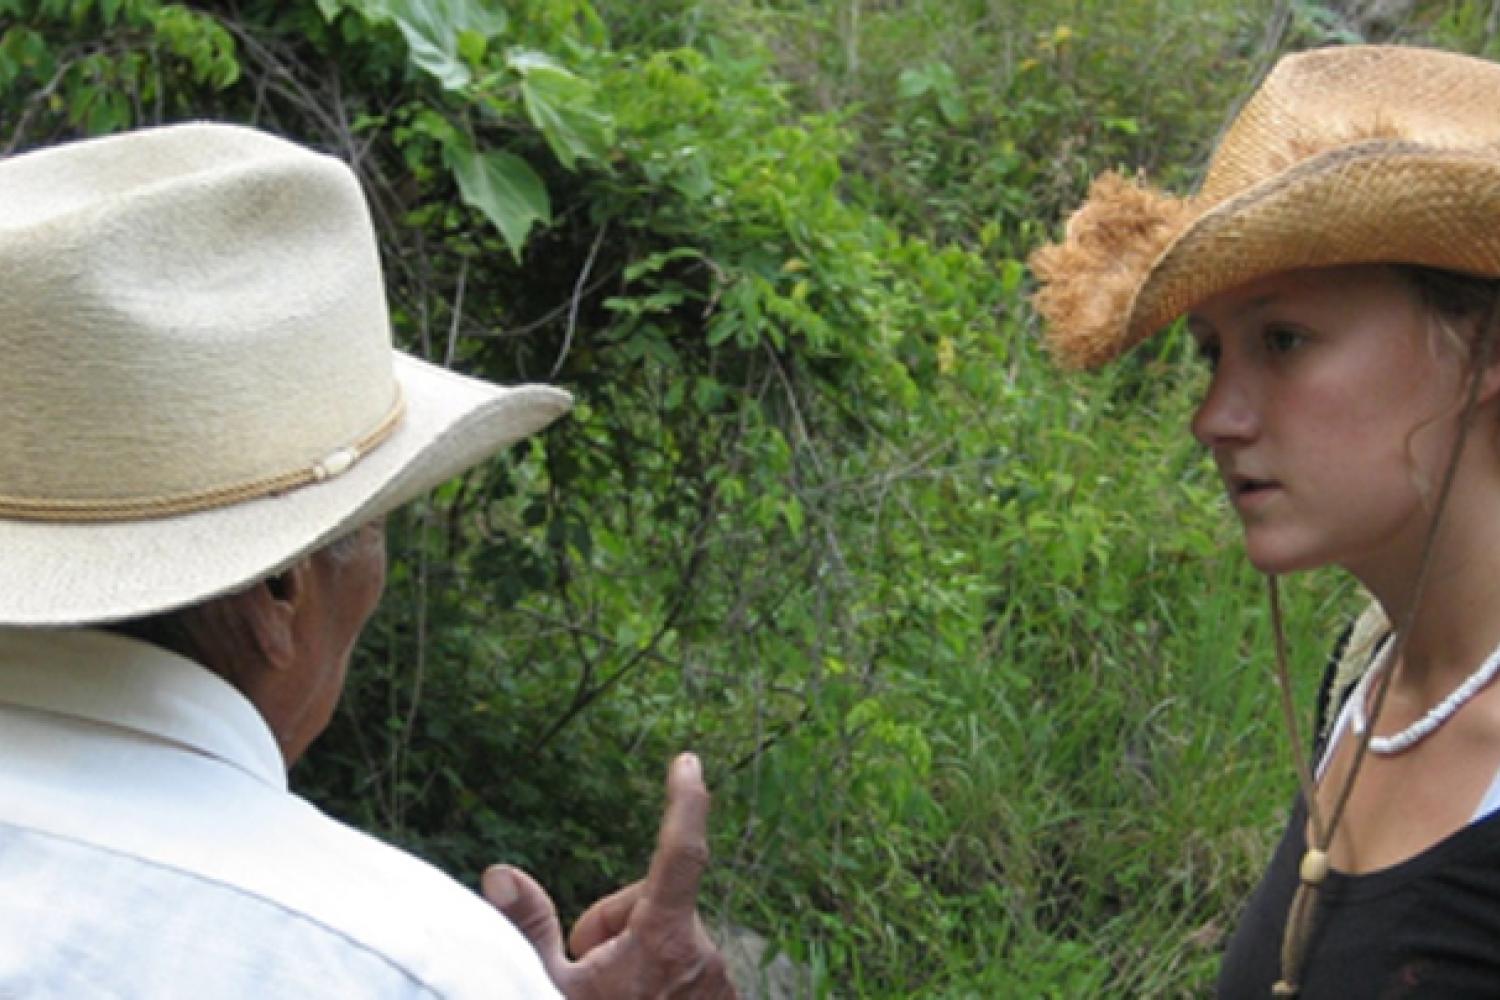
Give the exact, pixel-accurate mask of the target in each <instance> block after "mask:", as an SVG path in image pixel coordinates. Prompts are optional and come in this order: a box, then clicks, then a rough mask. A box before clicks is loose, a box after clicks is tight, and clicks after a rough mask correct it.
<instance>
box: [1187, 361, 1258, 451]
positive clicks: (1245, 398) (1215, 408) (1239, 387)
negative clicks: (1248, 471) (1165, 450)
mask: <svg viewBox="0 0 1500 1000" xmlns="http://www.w3.org/2000/svg"><path fill="white" fill-rule="evenodd" d="M1257 425H1258V417H1257V409H1256V406H1255V397H1254V393H1253V392H1251V391H1250V387H1249V386H1247V385H1246V384H1245V380H1244V379H1243V378H1240V377H1238V376H1237V375H1236V374H1235V373H1234V372H1233V371H1231V370H1228V369H1227V367H1226V366H1225V365H1223V364H1220V366H1219V368H1218V370H1216V371H1215V372H1214V375H1213V378H1212V380H1211V381H1210V382H1209V383H1208V392H1207V393H1205V394H1204V396H1203V402H1201V403H1199V404H1198V409H1197V412H1195V413H1194V414H1193V423H1192V427H1193V437H1195V438H1197V439H1198V442H1199V443H1200V444H1202V445H1203V446H1204V447H1206V448H1213V447H1215V446H1216V445H1221V444H1225V443H1227V442H1231V441H1238V440H1245V439H1248V438H1250V437H1253V436H1254V434H1255V430H1256V427H1257Z"/></svg>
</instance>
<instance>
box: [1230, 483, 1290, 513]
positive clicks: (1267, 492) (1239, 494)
mask: <svg viewBox="0 0 1500 1000" xmlns="http://www.w3.org/2000/svg"><path fill="white" fill-rule="evenodd" d="M1280 492H1281V484H1280V483H1278V482H1276V481H1275V480H1274V479H1253V478H1250V477H1248V476H1235V477H1234V478H1232V479H1231V480H1230V483H1229V499H1230V500H1231V501H1232V502H1233V503H1234V505H1235V507H1236V508H1238V509H1239V510H1241V511H1248V510H1257V509H1259V508H1260V507H1263V506H1264V505H1265V504H1267V503H1269V502H1270V501H1271V499H1272V498H1273V497H1275V496H1276V494H1278V493H1280Z"/></svg>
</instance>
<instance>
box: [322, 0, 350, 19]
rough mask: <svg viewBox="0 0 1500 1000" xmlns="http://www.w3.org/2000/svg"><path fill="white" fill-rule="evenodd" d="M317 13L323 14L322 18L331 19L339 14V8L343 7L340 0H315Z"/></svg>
mask: <svg viewBox="0 0 1500 1000" xmlns="http://www.w3.org/2000/svg"><path fill="white" fill-rule="evenodd" d="M317 4H318V13H320V14H322V15H323V20H325V21H332V20H333V19H334V18H336V17H338V16H339V10H340V9H342V8H343V6H344V5H343V4H342V3H341V2H340V0H317Z"/></svg>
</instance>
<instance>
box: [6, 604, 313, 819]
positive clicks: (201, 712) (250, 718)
mask: <svg viewBox="0 0 1500 1000" xmlns="http://www.w3.org/2000/svg"><path fill="white" fill-rule="evenodd" d="M0 704H4V705H15V706H19V707H21V708H28V709H33V710H36V711H42V712H52V713H54V714H57V715H65V716H71V717H74V718H78V719H85V720H88V721H90V722H95V723H101V724H103V725H109V726H117V727H119V728H122V729H128V730H131V731H133V732H137V733H142V734H144V735H146V736H149V737H154V738H156V739H160V740H166V741H170V742H172V743H177V744H180V745H182V746H184V747H186V748H188V749H189V750H193V751H195V752H197V753H201V754H205V755H207V756H209V757H214V758H217V759H219V760H222V761H224V762H225V763H227V764H230V765H232V766H234V767H237V768H239V769H240V770H242V771H244V772H246V773H247V774H249V775H250V776H251V777H254V778H256V779H258V780H260V781H262V782H265V783H266V784H268V785H271V786H272V787H274V788H276V789H279V790H285V789H286V787H287V783H286V764H285V761H284V760H283V759H282V756H281V751H280V750H279V749H278V748H277V746H276V740H275V738H274V737H273V736H272V735H271V730H270V728H269V727H268V726H267V725H266V722H265V719H263V718H262V717H261V714H260V712H259V711H257V710H256V708H255V706H254V705H252V704H251V703H250V701H249V700H248V699H246V698H245V696H244V695H242V694H240V692H239V691H237V690H236V689H235V688H234V687H233V686H232V685H231V684H230V683H229V682H228V681H226V680H224V679H223V678H222V677H219V676H218V675H217V674H215V673H213V672H212V671H210V670H209V669H208V668H207V667H204V666H201V665H200V664H197V663H194V662H193V661H192V660H189V659H186V658H184V657H181V656H178V655H177V654H175V653H171V652H168V651H167V650H164V649H160V648H158V647H156V646H153V645H150V644H149V643H145V642H140V641H138V640H136V639H130V638H126V637H125V636H120V635H115V634H113V633H109V632H99V631H91V630H46V629H12V628H0Z"/></svg>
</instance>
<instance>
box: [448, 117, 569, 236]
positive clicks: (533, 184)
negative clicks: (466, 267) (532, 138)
mask: <svg viewBox="0 0 1500 1000" xmlns="http://www.w3.org/2000/svg"><path fill="white" fill-rule="evenodd" d="M443 159H444V162H446V163H447V164H448V167H449V169H451V170H452V171H453V175H454V177H456V178H457V179H458V189H459V192H460V193H461V194H462V195H463V199H464V202H465V203H466V204H468V205H471V206H473V207H474V208H477V209H479V211H481V212H483V213H484V215H485V217H486V218H488V219H489V220H490V221H491V222H493V223H494V224H495V228H496V229H498V230H500V235H501V236H503V237H504V238H505V244H506V246H508V247H510V252H511V253H512V254H513V255H514V256H515V258H516V260H517V261H520V259H521V248H522V247H523V246H525V245H526V237H527V235H528V234H529V233H530V232H531V227H532V224H533V223H536V222H541V223H542V224H544V225H546V224H549V223H551V221H552V203H551V201H550V200H549V199H548V197H547V187H546V185H544V184H543V183H542V179H541V178H540V177H538V176H537V174H536V171H534V170H532V169H531V165H530V164H528V163H527V162H526V161H525V160H523V159H521V158H520V157H519V156H516V155H515V154H513V153H506V152H502V151H500V150H490V151H488V152H484V153H481V152H478V151H477V150H475V149H474V147H473V146H472V145H471V144H470V143H469V141H468V139H467V138H465V137H462V136H459V137H456V138H454V139H453V140H452V141H450V142H449V143H448V144H447V145H446V146H445V147H444V149H443Z"/></svg>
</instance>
